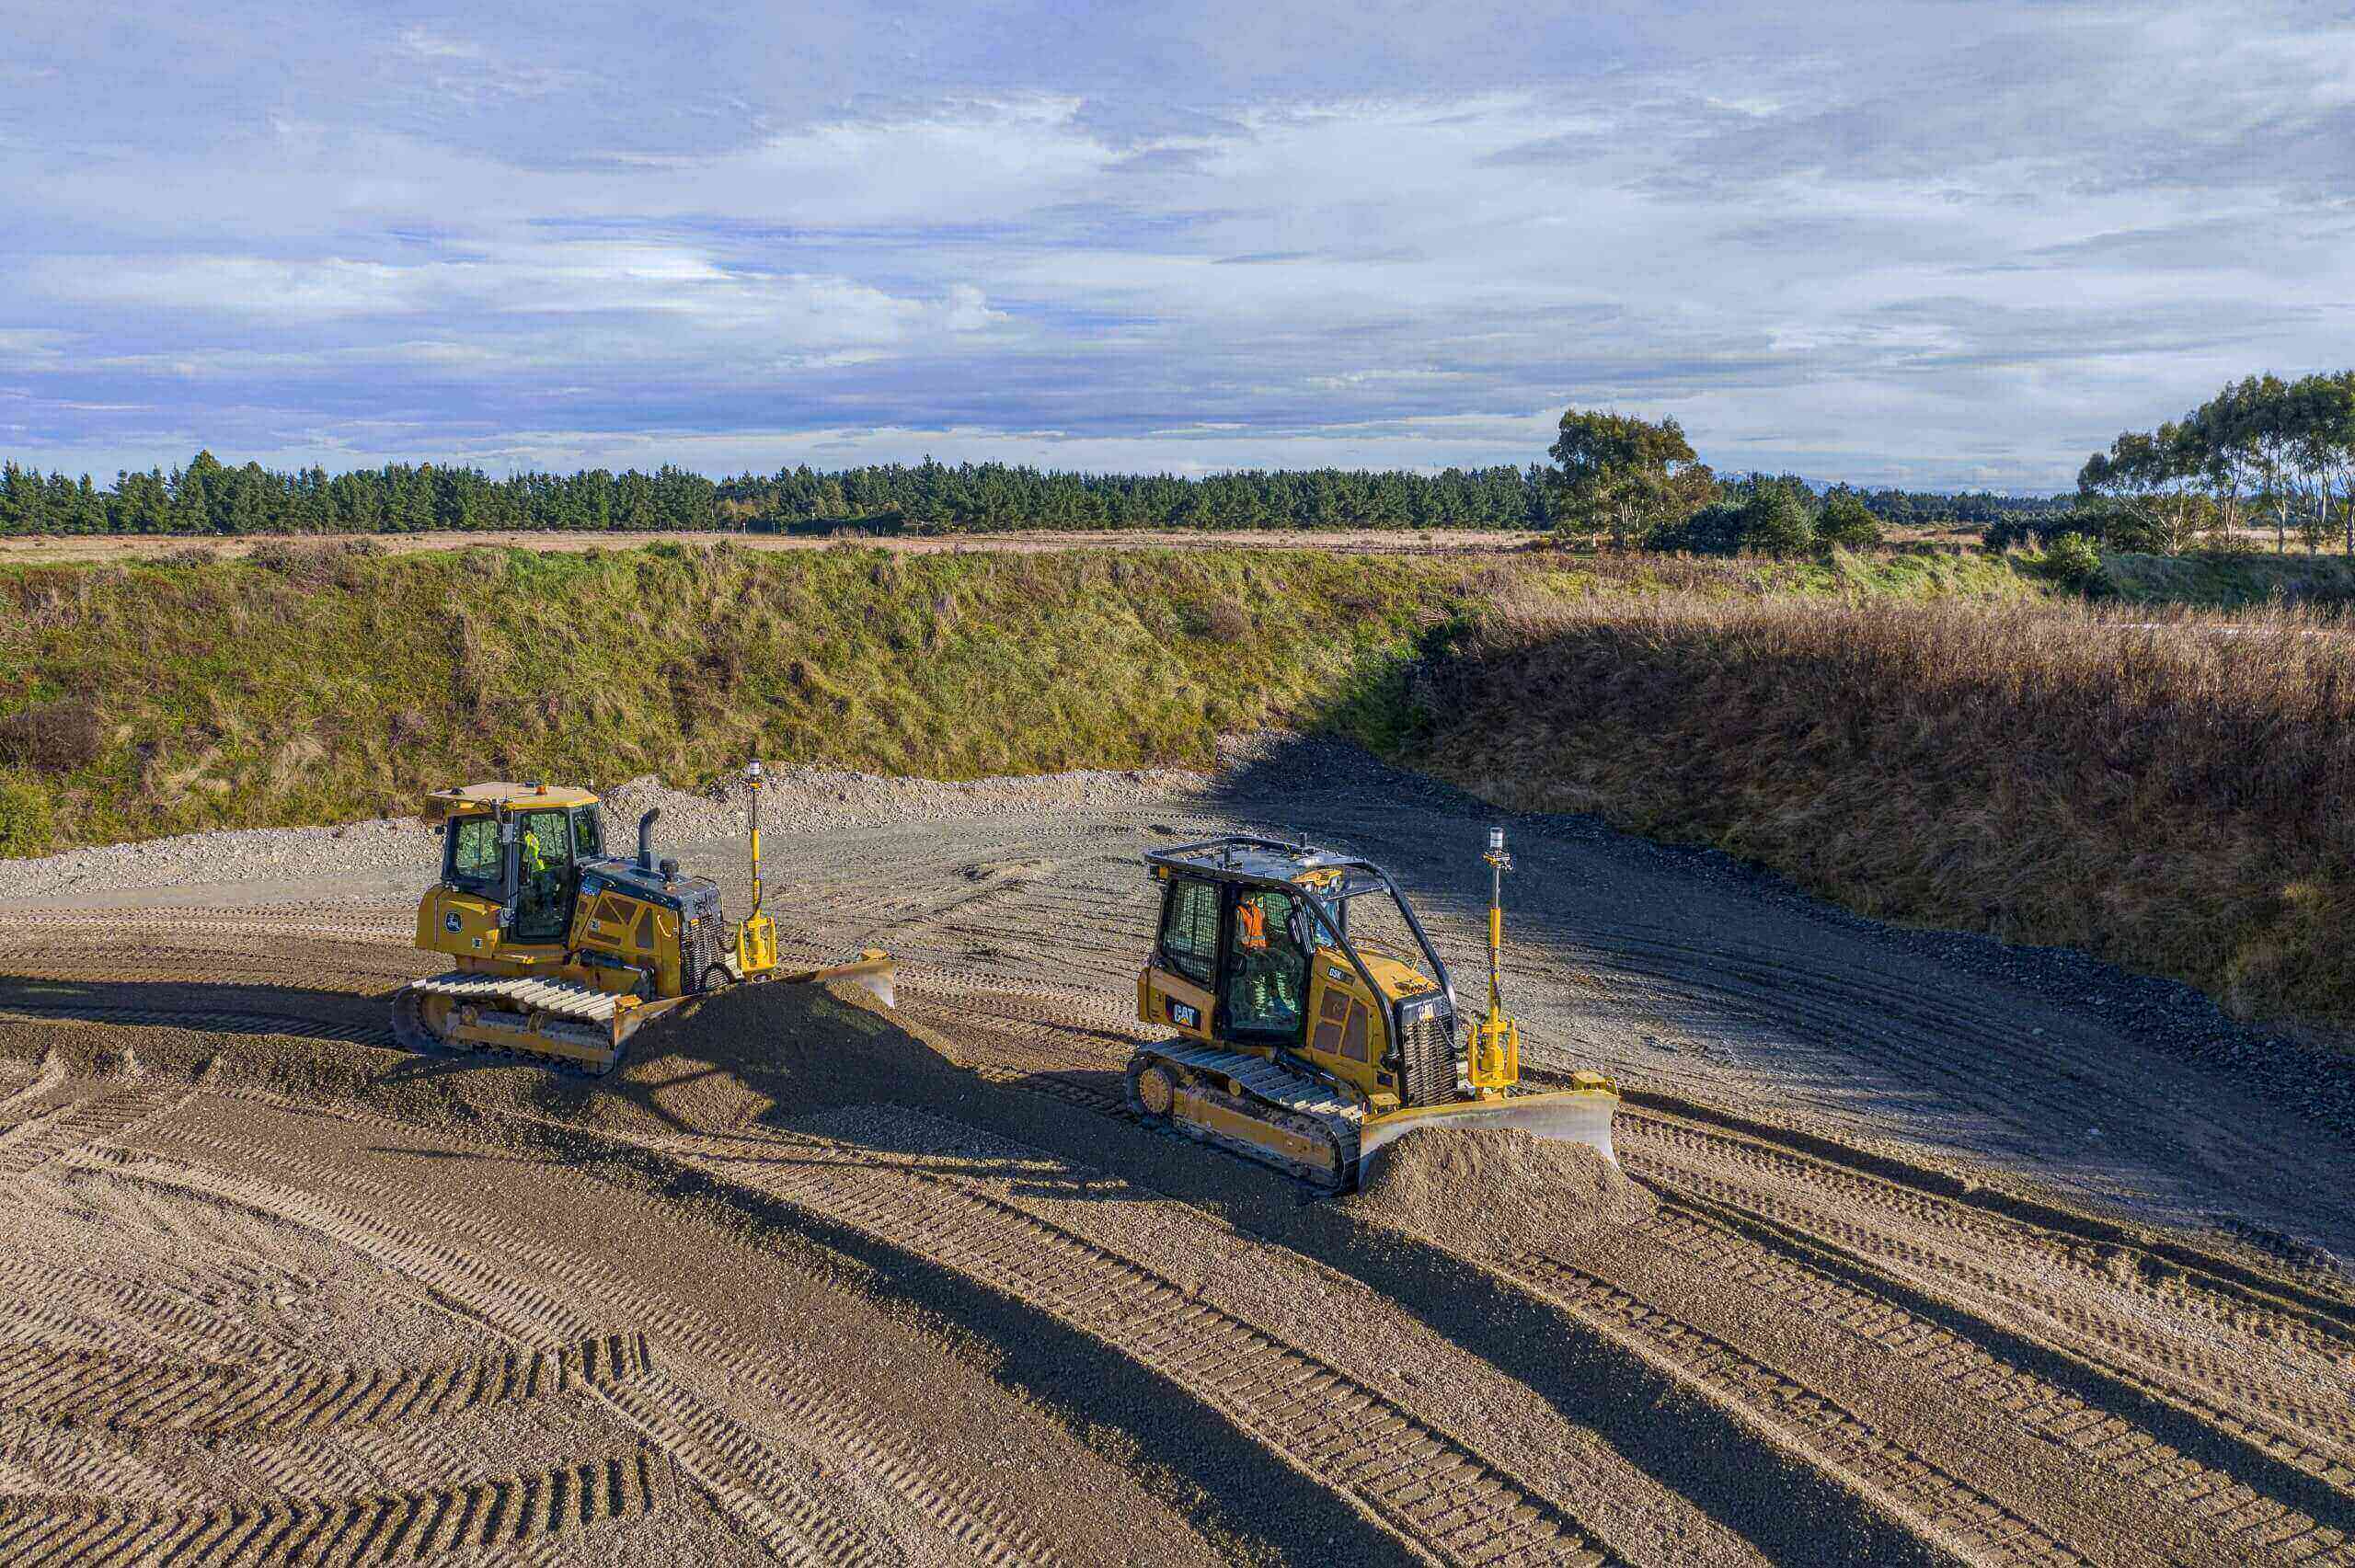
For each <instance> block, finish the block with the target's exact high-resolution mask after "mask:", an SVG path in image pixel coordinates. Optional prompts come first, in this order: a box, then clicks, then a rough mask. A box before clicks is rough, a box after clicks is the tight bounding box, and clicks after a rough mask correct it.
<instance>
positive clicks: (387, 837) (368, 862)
mask: <svg viewBox="0 0 2355 1568" xmlns="http://www.w3.org/2000/svg"><path fill="white" fill-rule="evenodd" d="M441 865H442V843H441V840H440V838H439V837H438V836H437V835H436V834H434V833H432V832H431V831H429V830H427V829H426V827H425V824H424V823H422V822H421V821H419V820H418V819H417V818H413V817H405V818H390V819H387V820H384V821H374V822H347V823H344V824H342V825H341V826H339V827H333V828H236V829H228V830H223V831H219V832H213V833H186V834H182V835H181V836H180V837H178V838H173V839H148V840H145V841H142V842H138V843H128V844H104V845H101V846H99V847H98V848H95V849H80V850H67V851H65V852H64V853H63V854H52V855H47V856H43V857H42V858H40V859H38V860H13V861H0V866H6V873H5V881H0V886H5V887H6V895H7V896H8V897H10V898H44V897H51V896H54V895H57V894H62V893H76V892H89V893H113V892H126V891H131V890H133V889H138V888H147V887H201V886H204V885H206V884H210V883H224V882H231V883H233V882H283V881H288V880H296V879H301V878H305V877H314V876H319V875H320V874H321V873H322V872H328V873H332V874H334V875H337V876H384V877H386V878H388V879H397V880H400V881H404V882H408V883H411V884H415V885H418V886H423V885H424V884H425V883H427V882H431V881H432V880H433V878H434V877H435V876H436V875H438V874H439V872H440V870H441Z"/></svg>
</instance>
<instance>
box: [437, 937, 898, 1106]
mask: <svg viewBox="0 0 2355 1568" xmlns="http://www.w3.org/2000/svg"><path fill="white" fill-rule="evenodd" d="M749 978H750V979H752V980H754V981H758V982H764V983H769V984H776V983H780V982H781V983H783V984H787V985H814V984H820V983H823V982H825V981H828V980H843V981H846V982H848V983H849V984H852V985H855V986H857V987H858V988H860V989H861V990H865V991H867V993H868V994H869V995H871V996H873V997H874V998H875V999H876V1000H877V1001H880V1002H881V1003H882V1004H883V1005H884V1006H886V1007H893V1006H897V1005H898V1003H897V1002H896V1001H894V1000H893V998H892V979H893V969H892V965H891V958H890V955H889V954H887V953H885V952H884V951H883V950H882V949H881V948H879V947H869V948H866V949H864V950H863V951H861V952H860V954H859V956H857V957H856V958H854V959H852V960H850V961H849V962H848V963H844V964H827V965H822V966H821V967H817V968H813V969H771V970H768V971H766V972H764V973H762V974H757V975H753V976H751V977H749ZM695 1000H696V999H695V997H694V996H672V997H664V998H662V999H661V1000H660V1001H639V1000H638V998H636V997H634V996H615V995H613V994H611V993H609V992H605V991H600V990H594V989H593V988H592V987H589V986H584V985H580V984H577V983H573V982H570V981H566V980H534V979H523V978H519V977H514V976H502V975H489V974H477V973H470V972H467V971H465V970H453V971H451V972H450V973H449V974H446V975H436V976H434V977H432V978H431V979H422V980H414V981H411V982H410V983H409V984H408V985H406V986H403V987H402V988H401V989H400V990H397V991H396V992H395V993H394V994H393V1034H394V1037H395V1038H396V1039H397V1040H398V1041H399V1042H400V1044H401V1045H402V1046H404V1047H407V1048H408V1049H410V1050H423V1049H427V1048H429V1047H442V1048H444V1049H457V1050H465V1049H469V1048H478V1049H487V1050H495V1051H507V1052H510V1053H512V1054H514V1055H518V1056H526V1057H539V1058H543V1059H547V1060H551V1061H556V1062H560V1063H562V1064H564V1065H565V1066H568V1067H571V1068H574V1069H577V1070H580V1071H583V1072H588V1073H591V1074H592V1075H595V1076H599V1077H602V1076H603V1075H604V1074H606V1073H608V1072H611V1071H612V1070H614V1069H615V1067H617V1066H618V1065H620V1063H621V1060H622V1058H623V1057H624V1056H625V1055H626V1054H627V1052H628V1049H629V1042H630V1039H631V1037H632V1036H635V1035H636V1034H637V1033H638V1031H639V1030H640V1029H643V1028H644V1027H646V1026H647V1025H648V1024H652V1023H654V1022H656V1021H657V1020H659V1019H661V1017H662V1016H663V1015H665V1014H666V1013H671V1012H672V1011H674V1010H675V1009H677V1008H679V1007H681V1006H684V1004H685V1003H687V1002H690V1001H695Z"/></svg>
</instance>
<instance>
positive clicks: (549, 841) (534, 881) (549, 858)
mask: <svg viewBox="0 0 2355 1568" xmlns="http://www.w3.org/2000/svg"><path fill="white" fill-rule="evenodd" d="M566 815H567V813H565V812H562V811H526V812H524V813H523V815H522V817H520V818H518V819H517V823H516V829H515V864H516V870H517V872H518V873H519V876H518V880H517V884H516V896H515V924H514V934H515V940H516V941H518V942H556V941H558V940H561V939H562V937H563V936H564V933H565V928H566V927H568V926H569V925H570V924H571V923H572V828H571V824H569V823H568V822H567V821H566V820H565V817H566Z"/></svg>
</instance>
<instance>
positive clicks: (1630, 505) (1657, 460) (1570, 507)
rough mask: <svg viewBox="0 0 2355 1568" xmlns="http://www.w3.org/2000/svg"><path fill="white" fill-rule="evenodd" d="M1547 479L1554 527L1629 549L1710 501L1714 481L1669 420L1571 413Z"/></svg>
mask: <svg viewBox="0 0 2355 1568" xmlns="http://www.w3.org/2000/svg"><path fill="white" fill-rule="evenodd" d="M1561 431H1562V433H1561V435H1560V437H1559V438H1558V439H1557V441H1555V442H1554V445H1553V448H1552V451H1551V456H1552V457H1553V459H1554V468H1553V472H1552V474H1551V475H1550V477H1551V479H1552V481H1553V485H1554V488H1555V491H1556V494H1557V499H1556V502H1555V515H1556V517H1557V519H1558V520H1559V521H1560V522H1561V524H1562V525H1563V526H1565V527H1568V528H1573V529H1577V530H1580V531H1582V532H1590V533H1595V534H1603V533H1608V534H1609V535H1610V536H1611V542H1612V544H1614V545H1621V546H1625V545H1627V544H1633V543H1635V542H1637V541H1638V540H1640V539H1642V538H1643V537H1644V535H1646V534H1647V533H1649V532H1651V531H1652V529H1654V528H1655V527H1657V526H1659V525H1660V524H1661V523H1672V522H1677V521H1682V520H1683V519H1684V518H1687V517H1690V516H1691V515H1692V514H1693V513H1694V512H1695V511H1697V510H1699V509H1701V508H1703V507H1705V506H1707V505H1708V504H1709V503H1710V502H1711V501H1714V500H1716V499H1717V476H1716V475H1713V474H1711V473H1710V472H1709V468H1708V465H1707V464H1705V463H1703V462H1701V461H1700V459H1699V458H1698V457H1696V456H1694V452H1693V445H1692V443H1691V442H1690V441H1686V440H1685V439H1684V430H1683V427H1681V426H1680V425H1678V424H1677V422H1676V421H1675V420H1674V419H1663V420H1661V421H1660V423H1659V424H1653V423H1652V422H1651V421H1649V420H1648V419H1638V418H1635V417H1634V416H1633V415H1628V414H1602V413H1596V412H1594V411H1592V410H1590V409H1580V408H1573V409H1570V410H1569V411H1568V412H1567V413H1565V414H1564V415H1563V416H1562V425H1561Z"/></svg>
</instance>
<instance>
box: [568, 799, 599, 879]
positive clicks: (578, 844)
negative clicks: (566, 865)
mask: <svg viewBox="0 0 2355 1568" xmlns="http://www.w3.org/2000/svg"><path fill="white" fill-rule="evenodd" d="M603 853H605V833H604V825H603V823H602V822H601V821H599V819H598V813H597V808H596V807H593V806H576V807H573V808H572V863H573V864H575V865H578V864H580V863H581V862H582V861H584V860H595V859H597V858H598V857H599V856H600V855H602V854H603Z"/></svg>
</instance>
